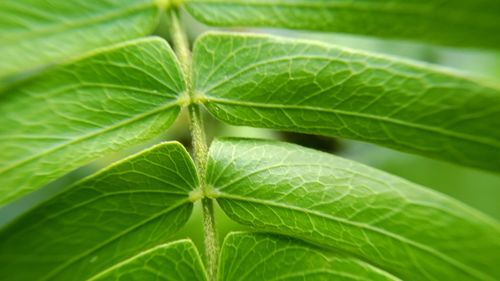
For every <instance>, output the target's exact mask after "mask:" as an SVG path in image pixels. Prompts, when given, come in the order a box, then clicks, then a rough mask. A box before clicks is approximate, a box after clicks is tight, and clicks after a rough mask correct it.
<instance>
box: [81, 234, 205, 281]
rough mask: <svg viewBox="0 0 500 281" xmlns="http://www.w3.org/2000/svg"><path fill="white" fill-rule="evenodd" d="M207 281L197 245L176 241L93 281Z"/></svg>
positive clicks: (127, 261)
mask: <svg viewBox="0 0 500 281" xmlns="http://www.w3.org/2000/svg"><path fill="white" fill-rule="evenodd" d="M108 280H109V281H113V280H143V281H205V280H207V277H206V273H205V269H204V268H203V266H202V264H201V259H200V255H199V254H198V251H197V250H196V248H195V246H194V244H193V243H192V242H191V241H189V240H183V241H176V242H173V243H168V244H164V245H160V246H157V247H154V248H152V249H150V250H147V251H144V252H142V253H140V254H139V255H137V256H135V257H132V258H131V259H129V260H125V261H124V262H122V263H120V264H117V265H115V266H113V267H112V268H110V269H108V270H107V271H104V272H102V273H101V274H99V275H97V276H95V277H94V278H91V279H89V281H108Z"/></svg>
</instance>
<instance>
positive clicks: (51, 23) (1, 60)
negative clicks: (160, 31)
mask: <svg viewBox="0 0 500 281" xmlns="http://www.w3.org/2000/svg"><path fill="white" fill-rule="evenodd" d="M158 18H159V7H158V6H157V4H155V1H153V0H129V1H119V0H105V1H87V0H72V1H50V2H49V1H40V0H23V1H19V0H3V1H1V2H0V34H1V35H2V36H1V37H0V46H1V47H0V82H1V81H2V78H5V77H8V76H11V75H13V74H16V73H18V72H23V71H28V70H35V69H37V68H40V67H43V66H45V65H47V64H51V63H54V62H59V61H61V60H62V59H65V58H67V57H70V56H74V55H77V54H80V53H83V52H86V51H89V50H92V49H94V48H96V47H100V46H106V45H110V44H112V43H118V42H122V41H126V40H129V39H133V38H138V37H142V36H144V35H146V34H149V33H151V32H152V31H153V29H154V28H155V26H156V24H157V22H158Z"/></svg>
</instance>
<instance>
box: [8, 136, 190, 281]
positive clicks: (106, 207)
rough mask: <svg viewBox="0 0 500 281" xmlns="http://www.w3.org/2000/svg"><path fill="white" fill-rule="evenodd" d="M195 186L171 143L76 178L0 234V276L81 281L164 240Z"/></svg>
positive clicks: (185, 160)
mask: <svg viewBox="0 0 500 281" xmlns="http://www.w3.org/2000/svg"><path fill="white" fill-rule="evenodd" d="M197 187H198V179H197V177H196V171H195V168H194V165H193V163H192V161H191V159H190V157H189V155H188V153H187V152H186V150H185V149H184V148H183V147H182V146H181V145H180V144H179V143H164V144H160V145H158V146H155V147H153V148H151V149H150V150H146V151H144V152H141V153H140V154H137V155H135V156H133V157H131V158H128V159H126V160H123V161H121V162H119V163H117V164H115V165H113V166H111V167H109V168H107V169H104V170H103V171H101V172H99V173H98V174H96V175H93V176H91V177H89V178H86V179H84V180H82V181H81V182H79V183H77V184H75V185H74V186H72V187H70V188H69V190H68V191H65V192H63V193H60V194H59V195H56V196H55V197H54V198H52V199H50V200H49V201H47V202H45V203H43V204H41V205H40V206H38V207H35V208H34V209H32V210H30V211H29V212H28V213H27V214H25V215H24V216H22V217H21V218H19V219H18V220H16V221H15V222H13V223H12V224H10V225H8V226H6V227H5V228H4V229H3V230H2V231H1V233H0V276H8V280H9V281H16V280H19V281H21V280H61V281H70V280H85V279H86V278H91V277H92V276H94V275H96V274H99V272H101V271H102V270H105V269H106V268H108V267H110V266H113V265H114V264H116V263H119V262H122V261H123V260H125V259H128V258H130V257H131V256H133V255H135V254H137V253H138V252H141V251H143V250H145V249H148V248H150V247H153V246H155V245H158V244H160V243H163V242H165V241H168V240H167V239H168V238H169V236H170V235H171V234H172V233H173V232H175V231H176V230H178V229H179V228H180V227H181V226H182V225H184V223H185V222H186V221H187V219H188V218H189V215H190V214H191V210H192V208H193V204H192V203H191V201H192V198H190V193H191V192H192V191H193V190H195V189H196V188H197Z"/></svg>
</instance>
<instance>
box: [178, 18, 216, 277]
mask: <svg viewBox="0 0 500 281" xmlns="http://www.w3.org/2000/svg"><path fill="white" fill-rule="evenodd" d="M171 17H172V22H171V24H172V27H171V28H172V29H171V30H172V40H173V43H174V49H175V53H176V54H177V57H178V58H179V61H180V64H181V68H182V71H183V73H184V77H185V79H186V94H187V97H188V98H189V100H190V102H189V105H188V112H189V120H190V131H191V136H192V143H193V148H194V158H195V164H196V168H197V172H198V177H199V180H200V188H201V191H202V193H203V198H202V199H201V204H202V210H203V230H204V244H205V254H206V267H207V271H208V277H209V280H210V281H215V280H216V277H217V265H218V257H219V243H218V237H217V229H216V227H215V214H214V203H213V199H210V198H208V197H207V194H208V192H209V190H208V186H207V184H206V177H205V174H206V163H207V158H208V147H207V141H206V136H205V131H204V126H203V118H202V114H201V108H200V105H199V104H198V103H197V102H196V100H195V98H194V93H193V86H192V79H191V52H190V49H189V43H188V40H187V38H186V33H185V31H184V29H183V27H182V26H181V25H180V23H179V20H178V16H177V13H176V12H175V11H173V12H172V13H171Z"/></svg>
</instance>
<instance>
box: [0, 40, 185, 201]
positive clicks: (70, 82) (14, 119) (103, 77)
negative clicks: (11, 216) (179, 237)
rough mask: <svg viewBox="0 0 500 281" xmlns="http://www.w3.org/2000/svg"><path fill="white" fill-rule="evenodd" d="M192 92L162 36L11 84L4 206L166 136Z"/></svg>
mask: <svg viewBox="0 0 500 281" xmlns="http://www.w3.org/2000/svg"><path fill="white" fill-rule="evenodd" d="M184 89H185V84H184V80H183V77H182V75H181V72H180V68H179V66H178V62H177V60H176V58H175V56H174V54H173V52H172V51H171V49H170V48H169V46H168V45H167V43H166V42H165V41H163V40H162V39H159V38H150V39H141V40H137V41H131V42H128V43H125V44H121V45H117V46H114V47H110V48H107V49H104V50H100V51H99V52H97V53H92V54H89V55H87V56H85V57H83V58H81V59H79V60H78V61H76V62H72V63H69V64H65V65H62V66H61V67H58V68H56V69H54V70H52V71H50V72H46V73H45V74H44V75H41V76H39V77H37V78H36V79H32V80H31V81H29V82H27V83H24V84H22V85H20V86H18V87H17V88H11V89H9V90H8V93H6V94H4V95H1V96H0V112H1V113H2V114H0V151H2V157H1V160H0V206H1V205H3V204H6V203H8V202H10V201H12V200H14V199H16V198H18V197H19V196H21V195H23V194H25V193H27V192H29V191H32V190H35V189H37V188H38V187H40V186H42V185H44V184H46V183H48V182H49V181H51V180H53V179H54V178H57V177H58V176H61V175H63V174H65V173H67V172H69V171H71V170H73V169H75V168H77V167H80V166H82V165H84V164H86V163H88V162H89V161H90V160H93V159H96V158H98V157H101V156H102V155H104V154H105V153H107V152H110V151H116V150H119V149H122V148H124V147H126V146H129V145H132V144H137V143H140V142H142V141H145V140H148V139H150V138H152V137H154V136H156V135H157V134H159V133H161V132H162V131H164V130H165V129H166V128H168V127H169V126H170V124H171V123H172V122H173V121H174V120H175V118H176V117H177V115H178V113H179V110H180V106H179V102H178V101H177V100H178V98H179V96H180V95H181V93H182V92H184Z"/></svg>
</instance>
